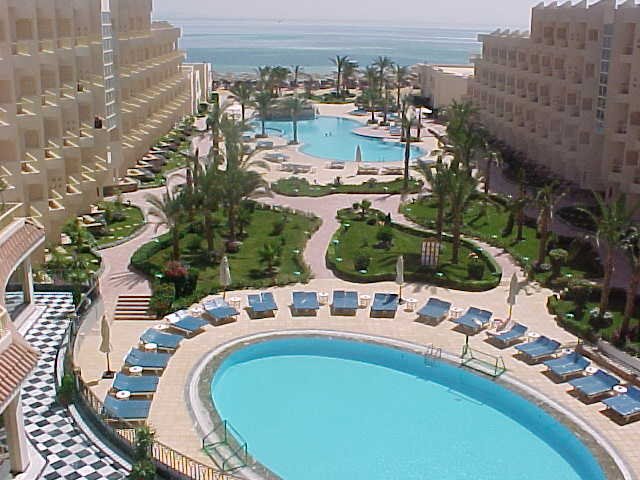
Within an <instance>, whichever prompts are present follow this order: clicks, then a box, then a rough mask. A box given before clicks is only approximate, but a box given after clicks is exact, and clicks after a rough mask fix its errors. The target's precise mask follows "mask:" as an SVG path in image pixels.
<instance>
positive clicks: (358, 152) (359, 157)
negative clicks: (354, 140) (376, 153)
mask: <svg viewBox="0 0 640 480" xmlns="http://www.w3.org/2000/svg"><path fill="white" fill-rule="evenodd" d="M361 161H362V149H361V148H360V145H358V146H357V147H356V163H357V162H361Z"/></svg>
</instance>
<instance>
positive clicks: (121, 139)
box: [0, 0, 209, 473]
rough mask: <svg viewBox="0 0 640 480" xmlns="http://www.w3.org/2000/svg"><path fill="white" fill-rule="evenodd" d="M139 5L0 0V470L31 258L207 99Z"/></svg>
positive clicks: (114, 0) (23, 458)
mask: <svg viewBox="0 0 640 480" xmlns="http://www.w3.org/2000/svg"><path fill="white" fill-rule="evenodd" d="M151 7H152V3H151V0H0V189H1V190H2V192H0V259H2V260H1V261H0V414H2V415H3V418H4V426H5V430H6V432H7V437H8V438H7V445H8V452H5V451H2V448H0V463H1V460H2V459H3V457H4V456H5V455H6V454H7V453H8V455H9V457H10V467H11V471H12V472H14V473H18V472H22V471H24V470H25V469H26V468H27V467H28V463H29V455H28V448H29V447H28V442H27V440H26V436H25V432H24V426H23V422H22V413H21V410H20V401H19V398H20V386H21V383H22V381H23V380H24V379H25V378H26V377H27V376H28V375H29V373H30V372H31V370H32V369H33V368H34V366H35V364H36V362H37V358H38V353H37V352H36V351H35V350H34V349H33V348H32V347H30V346H29V345H28V344H27V343H26V342H25V341H24V339H23V338H22V337H21V336H20V334H19V333H18V332H17V331H16V329H15V327H14V322H15V321H17V324H18V325H19V323H20V321H21V320H20V318H23V315H27V312H29V311H30V309H32V306H31V300H32V292H33V286H32V280H31V277H32V275H31V258H32V256H34V255H35V254H38V255H39V253H38V252H41V251H42V247H43V245H44V243H45V237H46V240H48V241H49V242H52V243H57V242H58V241H59V238H60V231H61V229H62V225H63V224H64V223H65V222H66V221H67V220H68V219H69V218H73V217H74V216H77V215H79V214H83V213H87V212H88V211H89V208H90V205H91V204H92V203H94V202H95V201H96V200H99V199H101V198H102V196H103V189H104V188H105V187H109V186H113V185H114V184H118V183H119V182H120V181H121V179H122V178H123V177H126V174H127V169H128V168H131V167H133V166H135V165H136V163H137V162H138V161H139V160H140V159H141V158H142V157H143V156H144V155H145V154H146V153H147V151H148V150H149V148H150V147H151V146H152V145H153V144H154V143H155V142H156V141H157V139H158V138H159V137H161V136H162V135H164V134H165V133H167V132H168V131H169V130H170V129H171V128H172V127H173V126H174V124H175V123H176V122H177V121H179V120H180V119H181V118H182V117H184V116H185V115H187V114H190V113H192V112H193V110H194V108H195V106H197V103H198V102H199V101H202V100H205V99H206V96H207V86H208V83H209V79H208V75H209V67H208V66H207V65H204V64H197V65H184V63H183V61H184V58H185V54H184V53H183V52H182V51H180V50H178V38H179V37H180V30H179V29H178V28H176V27H173V26H172V25H170V24H169V23H167V22H155V21H152V20H151ZM196 77H197V78H196ZM196 97H197V98H196ZM9 283H11V285H12V287H15V286H16V285H18V286H21V294H20V295H19V296H20V302H18V303H19V305H16V304H14V302H8V301H7V300H6V298H5V290H6V289H7V285H8V284H9Z"/></svg>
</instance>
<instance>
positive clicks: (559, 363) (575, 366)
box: [544, 352, 590, 377]
mask: <svg viewBox="0 0 640 480" xmlns="http://www.w3.org/2000/svg"><path fill="white" fill-rule="evenodd" d="M589 363H590V362H589V360H587V359H586V358H585V357H583V356H582V355H580V354H579V353H577V352H572V353H570V354H568V355H564V356H563V357H560V358H554V359H552V360H547V361H546V362H544V365H545V366H546V367H547V368H548V369H549V370H551V371H552V372H553V373H555V374H556V375H557V376H559V377H564V376H566V375H571V374H573V373H578V372H582V371H583V370H584V369H585V368H587V367H588V366H589Z"/></svg>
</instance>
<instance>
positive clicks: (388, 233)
mask: <svg viewBox="0 0 640 480" xmlns="http://www.w3.org/2000/svg"><path fill="white" fill-rule="evenodd" d="M376 238H377V239H378V240H379V241H380V243H381V244H382V246H383V247H384V248H390V247H391V244H392V243H393V228H392V227H391V226H389V225H385V226H384V227H380V229H379V230H378V233H377V234H376Z"/></svg>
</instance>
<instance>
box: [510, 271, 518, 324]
mask: <svg viewBox="0 0 640 480" xmlns="http://www.w3.org/2000/svg"><path fill="white" fill-rule="evenodd" d="M519 291H520V284H519V283H518V276H517V275H516V273H515V272H513V275H511V281H510V282H509V296H508V297H507V304H508V305H509V321H511V314H512V313H513V306H514V305H515V304H516V297H517V296H518V292H519Z"/></svg>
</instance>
